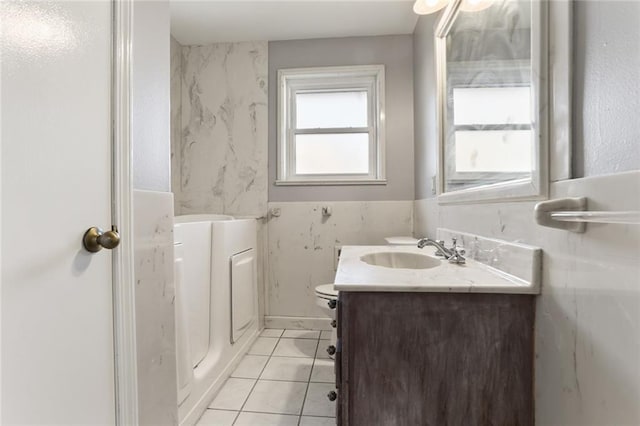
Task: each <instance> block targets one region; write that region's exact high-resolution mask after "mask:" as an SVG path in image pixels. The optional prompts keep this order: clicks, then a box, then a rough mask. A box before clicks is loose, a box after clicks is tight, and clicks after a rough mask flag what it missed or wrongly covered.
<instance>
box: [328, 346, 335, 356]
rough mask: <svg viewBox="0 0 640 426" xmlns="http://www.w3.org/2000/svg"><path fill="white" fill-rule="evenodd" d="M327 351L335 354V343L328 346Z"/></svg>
mask: <svg viewBox="0 0 640 426" xmlns="http://www.w3.org/2000/svg"><path fill="white" fill-rule="evenodd" d="M327 353H328V354H329V355H333V354H335V353H336V347H335V346H333V345H330V346H328V347H327Z"/></svg>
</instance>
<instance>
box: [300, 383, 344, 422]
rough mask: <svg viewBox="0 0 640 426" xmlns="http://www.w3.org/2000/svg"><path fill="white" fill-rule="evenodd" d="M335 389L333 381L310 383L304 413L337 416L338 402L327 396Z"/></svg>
mask: <svg viewBox="0 0 640 426" xmlns="http://www.w3.org/2000/svg"><path fill="white" fill-rule="evenodd" d="M335 390H336V387H335V386H334V385H333V384H331V383H309V390H308V391H307V398H306V399H305V401H304V410H303V412H302V414H303V415H305V416H326V417H331V416H335V415H336V402H335V401H329V398H327V394H328V393H329V392H330V391H335Z"/></svg>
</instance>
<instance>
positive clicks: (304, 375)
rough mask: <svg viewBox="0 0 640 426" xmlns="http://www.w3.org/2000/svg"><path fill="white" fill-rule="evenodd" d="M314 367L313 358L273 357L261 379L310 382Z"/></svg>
mask: <svg viewBox="0 0 640 426" xmlns="http://www.w3.org/2000/svg"><path fill="white" fill-rule="evenodd" d="M312 367H313V358H291V357H271V359H270V360H269V362H268V363H267V366H266V367H265V369H264V371H263V372H262V375H261V376H260V379H261V380H286V381H290V382H308V381H309V376H310V375H311V368H312Z"/></svg>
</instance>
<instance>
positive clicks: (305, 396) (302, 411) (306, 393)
mask: <svg viewBox="0 0 640 426" xmlns="http://www.w3.org/2000/svg"><path fill="white" fill-rule="evenodd" d="M319 346H320V336H318V340H316V350H315V352H314V356H313V363H311V373H309V380H308V381H307V388H306V389H305V391H304V398H302V407H300V417H298V426H300V423H301V422H302V414H303V413H304V403H305V402H307V395H308V394H309V384H310V383H311V375H312V374H313V367H315V365H316V355H317V354H318V347H319Z"/></svg>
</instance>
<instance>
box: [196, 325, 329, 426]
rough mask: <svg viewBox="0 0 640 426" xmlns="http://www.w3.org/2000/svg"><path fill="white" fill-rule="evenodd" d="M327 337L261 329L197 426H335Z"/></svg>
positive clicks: (325, 333)
mask: <svg viewBox="0 0 640 426" xmlns="http://www.w3.org/2000/svg"><path fill="white" fill-rule="evenodd" d="M330 334H331V332H330V331H322V332H321V331H313V330H275V329H265V330H264V331H263V332H262V333H261V334H260V337H258V339H257V340H256V342H255V343H254V344H253V346H252V347H251V349H249V352H248V353H247V355H245V357H244V358H243V359H242V361H241V362H240V364H239V365H238V367H237V368H236V370H235V371H234V372H233V373H232V374H231V377H229V379H228V380H227V381H226V383H225V384H224V386H223V387H222V389H221V390H220V392H219V393H218V395H217V396H216V398H215V399H214V400H213V402H212V403H211V405H210V406H209V408H208V409H207V411H205V413H204V414H203V415H202V417H201V418H200V420H199V421H198V423H197V425H198V426H231V425H236V426H272V425H273V426H279V425H282V426H285V425H292V426H335V424H336V419H335V415H336V414H335V413H336V410H335V408H336V407H335V402H330V401H329V400H328V399H327V393H329V391H331V390H334V389H335V386H334V381H335V376H334V372H333V361H332V360H331V359H330V358H329V356H328V355H327V352H326V348H327V346H329V337H330Z"/></svg>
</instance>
